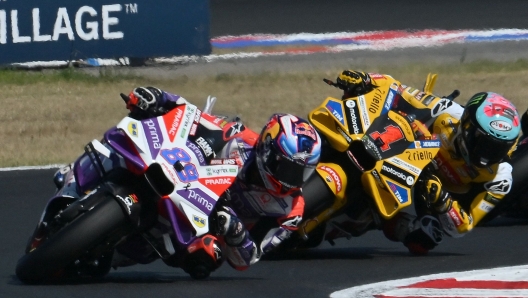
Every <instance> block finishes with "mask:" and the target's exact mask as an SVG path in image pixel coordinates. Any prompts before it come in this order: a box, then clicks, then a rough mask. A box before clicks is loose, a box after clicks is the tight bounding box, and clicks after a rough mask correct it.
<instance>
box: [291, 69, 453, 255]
mask: <svg viewBox="0 0 528 298" xmlns="http://www.w3.org/2000/svg"><path fill="white" fill-rule="evenodd" d="M371 77H372V78H373V79H376V85H377V88H376V89H374V90H373V91H371V92H369V93H367V94H365V95H361V96H357V97H352V98H347V99H343V100H341V99H336V98H332V97H328V98H326V99H325V100H324V101H323V102H322V103H321V104H320V105H319V106H318V107H317V108H315V109H314V110H312V111H311V112H310V113H309V114H308V119H309V121H310V123H311V124H312V125H313V126H314V127H315V128H316V129H317V130H318V132H319V133H320V135H321V136H322V138H323V139H324V143H323V148H322V151H321V152H322V153H321V154H322V156H321V162H320V164H319V165H318V166H317V169H316V173H314V175H312V176H311V177H310V179H309V180H308V181H307V182H306V184H305V185H304V186H303V195H304V198H305V214H304V217H303V221H302V222H301V223H300V224H299V225H298V227H299V228H298V230H297V231H296V233H294V234H292V236H291V237H290V238H289V239H288V240H286V241H285V242H283V243H282V244H281V250H282V249H286V250H289V249H293V248H312V247H316V246H318V245H319V244H320V243H322V241H325V240H326V241H329V242H330V243H331V244H334V240H335V239H338V238H342V237H346V238H347V239H350V238H351V237H357V236H360V235H362V234H364V233H366V232H367V231H369V230H374V229H381V228H382V226H383V224H384V222H386V221H388V220H390V219H391V218H393V217H394V216H395V215H396V214H398V212H400V211H401V210H403V209H404V208H406V207H409V206H410V205H411V204H412V202H413V196H414V194H413V189H414V188H415V186H416V185H417V183H418V181H419V177H420V174H421V173H422V171H423V170H424V169H425V168H426V167H427V166H428V165H429V164H430V163H431V162H432V161H433V158H434V157H435V155H436V154H437V152H438V151H439V148H440V144H441V143H440V140H439V139H438V138H437V136H435V135H433V134H431V133H430V132H429V130H428V129H427V125H428V124H429V123H430V122H429V121H432V119H433V118H434V117H435V115H438V114H439V113H441V112H442V109H443V107H445V106H446V104H447V105H448V101H450V100H452V99H453V98H454V97H456V96H457V95H458V93H457V91H456V90H455V92H453V94H451V95H450V96H447V97H437V96H435V95H433V94H432V88H433V86H434V83H435V80H436V76H430V77H428V79H427V82H426V86H424V90H425V92H424V91H420V90H417V89H413V88H410V87H405V86H402V85H400V84H399V82H397V81H396V80H394V79H393V78H391V77H389V76H382V75H377V74H371ZM325 82H326V83H327V84H329V85H333V86H336V87H339V86H337V84H335V83H333V82H332V81H330V80H326V79H325ZM411 98H414V99H415V101H416V100H417V101H416V102H419V101H421V102H426V105H428V106H429V107H433V108H426V105H420V106H413V105H411V104H409V102H410V101H409V100H410V99H411Z"/></svg>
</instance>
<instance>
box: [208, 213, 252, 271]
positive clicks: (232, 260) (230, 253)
mask: <svg viewBox="0 0 528 298" xmlns="http://www.w3.org/2000/svg"><path fill="white" fill-rule="evenodd" d="M218 224H219V232H220V234H222V235H224V241H225V243H226V247H225V250H224V251H225V256H226V259H227V262H228V263H229V265H231V267H233V268H235V269H236V270H240V271H242V270H246V269H247V268H249V266H251V265H252V264H254V263H256V262H257V261H258V260H259V259H260V252H259V250H258V248H257V245H256V244H255V242H254V241H253V239H252V238H251V236H250V235H249V232H248V230H246V228H245V227H244V224H243V223H242V221H241V220H240V219H239V218H238V217H237V216H236V215H235V212H234V211H233V210H232V209H230V208H225V207H224V210H222V211H219V212H218Z"/></svg>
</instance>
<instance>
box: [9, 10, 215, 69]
mask: <svg viewBox="0 0 528 298" xmlns="http://www.w3.org/2000/svg"><path fill="white" fill-rule="evenodd" d="M210 53H211V44H210V42H209V1H208V0H171V1H166V0H150V1H148V0H134V1H131V2H130V3H126V2H125V3H123V2H118V1H115V0H54V1H41V0H24V1H19V0H0V64H7V63H15V62H29V61H52V60H61V61H66V60H70V59H71V60H75V59H86V58H118V57H141V58H148V57H164V56H179V55H207V54H210Z"/></svg>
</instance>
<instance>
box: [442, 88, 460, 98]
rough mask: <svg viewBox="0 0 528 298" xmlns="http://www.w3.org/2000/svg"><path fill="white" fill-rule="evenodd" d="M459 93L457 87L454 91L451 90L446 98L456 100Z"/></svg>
mask: <svg viewBox="0 0 528 298" xmlns="http://www.w3.org/2000/svg"><path fill="white" fill-rule="evenodd" d="M459 95H460V91H458V89H455V90H453V92H451V94H449V95H448V96H444V98H447V99H449V100H451V101H453V100H455V98H457V97H458V96H459Z"/></svg>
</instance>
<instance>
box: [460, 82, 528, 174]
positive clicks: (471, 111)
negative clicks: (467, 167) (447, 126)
mask: <svg viewBox="0 0 528 298" xmlns="http://www.w3.org/2000/svg"><path fill="white" fill-rule="evenodd" d="M520 130H521V126H520V118H519V113H518V112H517V109H516V108H515V106H514V105H513V104H512V103H511V102H510V101H509V100H507V99H506V98H504V97H503V96H501V95H499V94H497V93H493V92H481V93H477V94H475V95H473V97H471V99H470V100H469V101H468V103H467V105H466V106H465V109H464V113H463V114H462V118H461V119H460V135H459V136H458V137H457V143H456V144H457V146H458V149H459V153H460V154H461V155H462V156H463V157H464V159H465V160H466V161H467V162H469V163H471V164H472V165H474V166H476V167H487V166H490V165H492V164H495V163H498V162H500V161H501V160H502V159H503V158H505V157H506V156H507V155H508V154H509V153H510V151H511V150H512V148H514V146H515V145H516V143H517V140H518V138H519V133H520Z"/></svg>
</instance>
